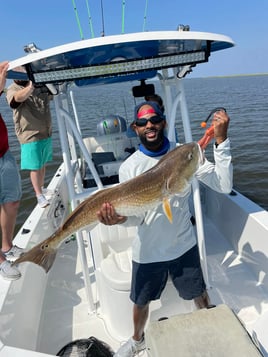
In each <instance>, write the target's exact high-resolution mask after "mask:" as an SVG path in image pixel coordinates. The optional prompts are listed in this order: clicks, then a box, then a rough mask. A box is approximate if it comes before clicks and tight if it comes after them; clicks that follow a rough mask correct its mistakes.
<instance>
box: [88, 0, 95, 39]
mask: <svg viewBox="0 0 268 357" xmlns="http://www.w3.org/2000/svg"><path fill="white" fill-rule="evenodd" d="M86 5H87V14H88V18H89V27H90V31H91V38H94V37H95V36H94V31H93V25H92V17H91V14H90V10H89V5H88V1H87V0H86Z"/></svg>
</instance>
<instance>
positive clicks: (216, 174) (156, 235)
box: [119, 139, 233, 263]
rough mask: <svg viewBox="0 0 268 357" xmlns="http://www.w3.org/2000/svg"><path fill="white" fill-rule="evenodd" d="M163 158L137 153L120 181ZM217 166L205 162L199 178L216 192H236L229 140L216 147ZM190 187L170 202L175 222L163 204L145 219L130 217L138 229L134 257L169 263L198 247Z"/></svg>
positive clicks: (125, 166) (123, 169)
mask: <svg viewBox="0 0 268 357" xmlns="http://www.w3.org/2000/svg"><path fill="white" fill-rule="evenodd" d="M161 157H162V156H158V157H150V156H147V155H145V154H144V153H142V152H141V151H139V150H137V151H136V152H135V153H134V154H132V155H131V156H130V157H129V158H128V159H127V160H126V161H124V163H123V164H122V165H121V167H120V170H119V180H120V182H124V181H127V180H129V179H130V178H133V177H136V176H137V175H140V174H141V173H143V172H144V171H146V170H148V169H150V168H151V167H153V166H154V165H155V164H156V163H157V162H158V161H159V160H160V159H161ZM214 160H215V164H213V163H211V162H209V161H208V160H205V162H204V164H203V165H201V166H200V167H199V169H198V170H197V172H196V174H195V176H196V178H197V179H198V180H200V181H202V182H203V183H205V184H206V185H208V186H209V187H211V188H212V189H214V190H216V191H218V192H223V193H229V192H230V191H231V190H232V184H233V183H232V177H233V167H232V163H231V153H230V141H229V139H227V140H225V141H224V142H223V143H221V144H219V145H218V147H217V148H216V147H215V145H214ZM190 194H191V187H190V186H189V187H188V188H187V189H186V190H185V191H184V192H183V193H182V194H179V195H175V196H174V197H172V198H171V199H170V205H171V208H172V215H173V223H170V222H169V220H168V219H167V217H166V215H165V213H164V211H163V208H162V205H159V206H157V207H156V208H155V209H153V210H150V211H148V212H146V213H145V214H144V215H143V216H139V217H138V216H132V217H128V219H127V221H126V222H125V223H124V225H126V226H137V235H136V237H135V239H134V241H133V251H132V258H133V260H134V261H136V262H139V263H153V262H161V261H169V260H172V259H176V258H178V257H179V256H181V255H183V254H184V253H185V252H187V251H188V250H189V249H191V248H192V247H193V246H194V245H195V244H196V236H195V232H194V229H193V226H192V223H191V221H190V218H191V213H190V209H189V196H190Z"/></svg>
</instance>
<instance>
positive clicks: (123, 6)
mask: <svg viewBox="0 0 268 357" xmlns="http://www.w3.org/2000/svg"><path fill="white" fill-rule="evenodd" d="M125 5H126V1H125V0H122V33H125Z"/></svg>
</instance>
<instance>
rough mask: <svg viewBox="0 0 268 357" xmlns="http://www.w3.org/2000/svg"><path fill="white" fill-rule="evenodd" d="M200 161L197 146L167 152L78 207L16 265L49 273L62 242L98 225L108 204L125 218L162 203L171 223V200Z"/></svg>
mask: <svg viewBox="0 0 268 357" xmlns="http://www.w3.org/2000/svg"><path fill="white" fill-rule="evenodd" d="M201 160H202V152H201V150H200V146H199V145H198V144H197V143H195V142H192V143H188V144H184V145H181V146H179V147H177V148H175V149H174V150H172V151H170V152H169V153H167V154H166V155H165V156H164V157H163V158H162V159H160V160H159V162H158V163H157V164H156V165H155V166H154V167H152V168H151V169H150V170H148V171H146V172H144V173H143V174H141V175H139V176H137V177H135V178H133V179H130V180H128V181H126V182H123V183H120V184H118V185H116V186H113V187H111V188H105V189H102V190H100V191H98V192H96V193H94V194H93V195H91V196H90V197H89V198H87V199H86V200H85V201H83V202H82V203H81V204H79V206H78V207H77V208H76V209H75V210H74V211H73V212H72V213H71V214H70V216H69V217H68V218H67V219H66V221H65V222H64V223H63V225H62V226H61V227H60V228H58V230H57V231H56V232H55V233H54V234H53V235H52V236H50V237H49V238H47V239H45V240H44V241H43V242H41V243H39V244H38V245H36V246H35V247H33V248H32V249H30V250H29V251H28V252H26V253H25V254H23V255H22V256H21V257H20V258H19V259H17V260H16V261H15V262H14V264H18V263H22V262H27V261H29V262H32V263H35V264H38V265H40V266H41V267H42V268H43V269H44V270H45V271H46V272H48V271H49V270H50V268H51V266H52V264H53V262H54V260H55V257H56V254H57V250H58V248H59V246H60V245H61V243H62V242H63V241H64V240H65V239H66V238H68V237H69V236H70V235H72V234H73V233H75V232H76V231H78V230H80V229H82V228H84V227H88V228H89V229H93V228H94V227H95V226H96V225H97V224H98V223H99V221H98V219H97V212H98V210H99V209H100V207H101V206H102V204H103V203H106V202H109V203H111V204H112V205H113V206H114V208H115V211H116V212H117V214H119V215H122V216H133V215H136V216H138V215H140V214H142V213H144V212H146V211H148V210H150V209H152V208H154V207H156V206H157V205H159V204H161V203H162V204H163V209H164V212H165V214H166V216H167V218H168V219H169V221H170V222H171V223H172V213H171V209H170V205H169V198H170V197H171V196H172V195H174V194H178V193H180V192H183V191H184V190H185V188H186V187H187V185H188V184H189V181H190V180H191V178H192V177H193V175H194V173H195V172H196V170H197V168H198V166H199V163H200V161H201Z"/></svg>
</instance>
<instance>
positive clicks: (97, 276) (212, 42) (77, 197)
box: [0, 30, 268, 357]
mask: <svg viewBox="0 0 268 357" xmlns="http://www.w3.org/2000/svg"><path fill="white" fill-rule="evenodd" d="M233 45H234V43H233V41H232V40H231V39H230V38H229V37H226V36H223V35H219V34H212V33H203V32H192V31H183V30H179V31H170V32H169V31H167V32H143V33H133V34H126V35H119V36H107V37H100V38H94V39H90V40H84V41H79V42H75V43H70V44H66V45H63V46H59V47H55V48H51V49H47V50H43V51H37V50H36V48H35V47H34V46H32V47H31V46H29V47H28V52H29V53H28V54H27V55H26V56H24V57H22V58H19V59H17V60H15V61H12V62H10V67H9V74H8V76H9V78H17V79H28V78H30V79H31V80H32V81H33V82H34V83H35V84H36V85H42V84H43V85H44V84H45V85H48V86H49V88H50V90H51V91H52V92H53V94H54V102H55V110H56V115H57V123H58V128H59V134H60V140H61V148H62V156H63V162H62V164H61V165H60V167H59V168H58V170H57V172H56V173H55V175H54V177H53V179H52V180H51V182H50V184H49V189H50V190H53V191H54V192H55V194H54V195H53V197H52V198H51V202H50V205H49V206H48V207H46V208H45V209H41V208H39V207H38V206H36V208H35V209H34V210H33V211H32V213H31V214H30V215H29V217H28V218H27V220H26V221H25V223H24V224H23V226H22V227H21V229H20V231H19V232H18V234H17V236H16V238H15V243H16V244H17V245H19V246H21V247H23V248H25V249H26V250H29V249H30V248H32V247H33V246H35V245H36V244H37V243H39V242H41V241H43V240H44V239H45V238H47V237H48V236H50V235H51V234H52V233H53V232H54V231H55V230H56V228H57V227H59V226H60V225H61V224H62V222H63V221H64V219H65V218H66V217H67V216H68V215H69V213H70V211H71V210H73V209H74V208H75V207H76V206H77V205H78V204H79V203H80V202H81V201H82V200H83V199H85V198H86V197H88V196H90V195H91V194H93V193H94V192H95V191H96V190H98V189H101V188H103V187H107V186H110V185H116V184H117V182H118V168H119V166H120V164H121V163H122V161H123V160H124V159H125V158H126V157H127V156H128V155H129V150H125V149H126V148H127V149H132V148H134V149H136V148H137V144H138V143H137V138H129V137H128V136H127V135H126V131H125V130H124V128H123V129H122V128H121V125H119V124H120V123H121V122H120V120H119V119H113V120H112V122H111V121H109V120H107V122H106V126H107V125H108V127H109V125H110V124H111V126H110V129H115V130H114V131H113V130H110V132H107V131H106V132H103V133H102V134H103V135H98V136H95V137H83V132H82V130H81V128H80V124H79V116H78V114H77V113H78V111H77V108H76V105H75V101H74V96H73V92H72V90H73V88H82V87H84V86H91V87H92V88H93V90H94V87H95V86H97V85H98V86H104V85H105V86H109V84H111V83H120V82H126V83H129V89H130V90H132V94H131V95H133V96H135V97H136V98H139V97H143V96H144V95H145V94H146V93H148V91H150V92H152V91H153V90H154V88H153V85H152V84H146V81H147V80H150V79H156V78H157V80H158V81H159V82H160V84H161V88H162V93H159V94H160V95H161V96H162V98H163V99H164V104H165V110H166V117H167V120H168V128H169V130H168V137H169V139H170V140H172V141H174V140H175V130H174V128H175V118H176V111H177V108H178V107H180V109H181V117H182V125H183V128H184V136H185V140H186V141H187V142H190V141H192V133H191V127H190V122H189V117H188V110H187V105H186V100H185V95H184V87H183V78H184V77H185V76H186V75H187V74H188V73H189V72H190V71H192V69H193V68H194V66H196V65H198V64H199V63H203V62H207V61H208V60H209V58H210V56H211V55H213V52H215V51H220V50H224V49H226V48H229V47H232V46H233ZM133 82H134V83H135V82H137V83H136V84H135V86H134V87H135V88H133ZM126 95H130V94H129V93H127V94H126ZM88 101H90V98H88ZM102 105H104V103H103V102H102ZM88 125H90V122H89V123H88ZM120 128H121V129H120ZM193 203H194V216H195V221H196V230H197V235H198V242H199V248H200V253H201V259H202V266H203V270H204V276H205V278H206V281H207V285H208V288H209V295H210V297H211V300H212V302H213V303H214V304H215V305H216V306H217V307H216V308H213V309H209V310H205V311H203V310H200V311H197V312H195V311H194V310H195V308H194V305H193V303H192V302H186V301H182V300H181V299H180V298H179V297H178V296H177V294H176V292H175V290H174V288H173V286H172V284H171V283H169V282H168V284H167V287H166V289H165V291H164V293H163V295H162V296H161V299H160V300H159V301H155V302H154V303H152V304H151V305H150V316H149V321H148V324H147V326H146V341H147V349H146V350H145V351H144V352H143V356H153V357H157V356H162V357H163V356H169V357H172V356H183V357H186V356H218V357H219V356H236V357H237V356H243V357H245V356H261V355H263V356H268V338H267V336H268V279H267V273H268V244H267V239H268V213H267V211H265V210H263V209H261V208H260V207H259V206H258V205H256V204H255V203H253V202H251V201H250V200H248V199H247V198H245V197H244V196H242V195H241V194H239V193H238V192H236V191H233V192H232V194H230V195H225V194H218V193H216V192H214V191H212V190H210V189H208V188H207V187H203V186H202V187H199V186H198V184H197V183H196V182H195V181H194V185H193ZM134 233H135V228H134V227H133V228H131V229H130V228H124V227H122V226H109V227H108V226H104V225H101V224H99V225H98V226H97V227H96V228H94V229H93V230H92V231H91V232H89V231H87V230H81V231H80V232H77V233H76V234H75V236H73V237H70V238H69V239H68V242H66V243H63V244H62V245H61V247H60V249H59V252H58V254H57V257H56V261H55V263H54V265H53V267H52V268H51V270H50V271H49V273H48V274H46V273H45V272H44V271H43V269H41V268H40V267H39V266H37V265H35V264H32V263H23V264H21V265H20V270H21V272H22V277H21V278H20V279H19V280H17V281H14V282H9V281H4V280H2V279H0V355H1V356H27V357H30V356H43V355H46V356H48V355H56V354H57V353H58V352H59V351H60V350H61V348H62V347H64V346H65V345H66V344H68V343H69V342H71V341H74V340H77V339H83V338H88V337H90V336H94V337H96V338H97V339H99V340H101V341H103V342H105V343H106V344H108V345H109V346H110V347H111V349H112V350H113V351H116V350H117V349H118V347H119V346H120V344H121V343H122V342H123V341H125V340H127V339H128V338H129V336H131V335H132V303H131V302H130V300H129V291H130V277H131V242H132V239H133V235H134ZM230 311H231V312H232V313H231V315H230V314H229V312H230ZM200 313H201V314H200ZM163 317H168V319H164V320H163V319H162V318H163ZM159 319H160V321H159ZM185 319H188V320H187V322H186V321H185ZM237 321H239V326H237V324H236V322H237ZM192 322H193V323H192ZM240 322H241V325H240ZM199 323H201V328H195V327H197V326H198V324H199ZM186 327H187V328H186ZM190 327H192V328H190ZM211 329H212V330H211ZM204 331H205V332H206V333H205V336H204V335H203V334H204ZM241 331H242V333H240V332H241ZM207 338H209V342H208V340H206V339H207ZM253 341H254V342H253ZM183 348H184V349H183ZM179 351H181V352H180V353H179Z"/></svg>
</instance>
